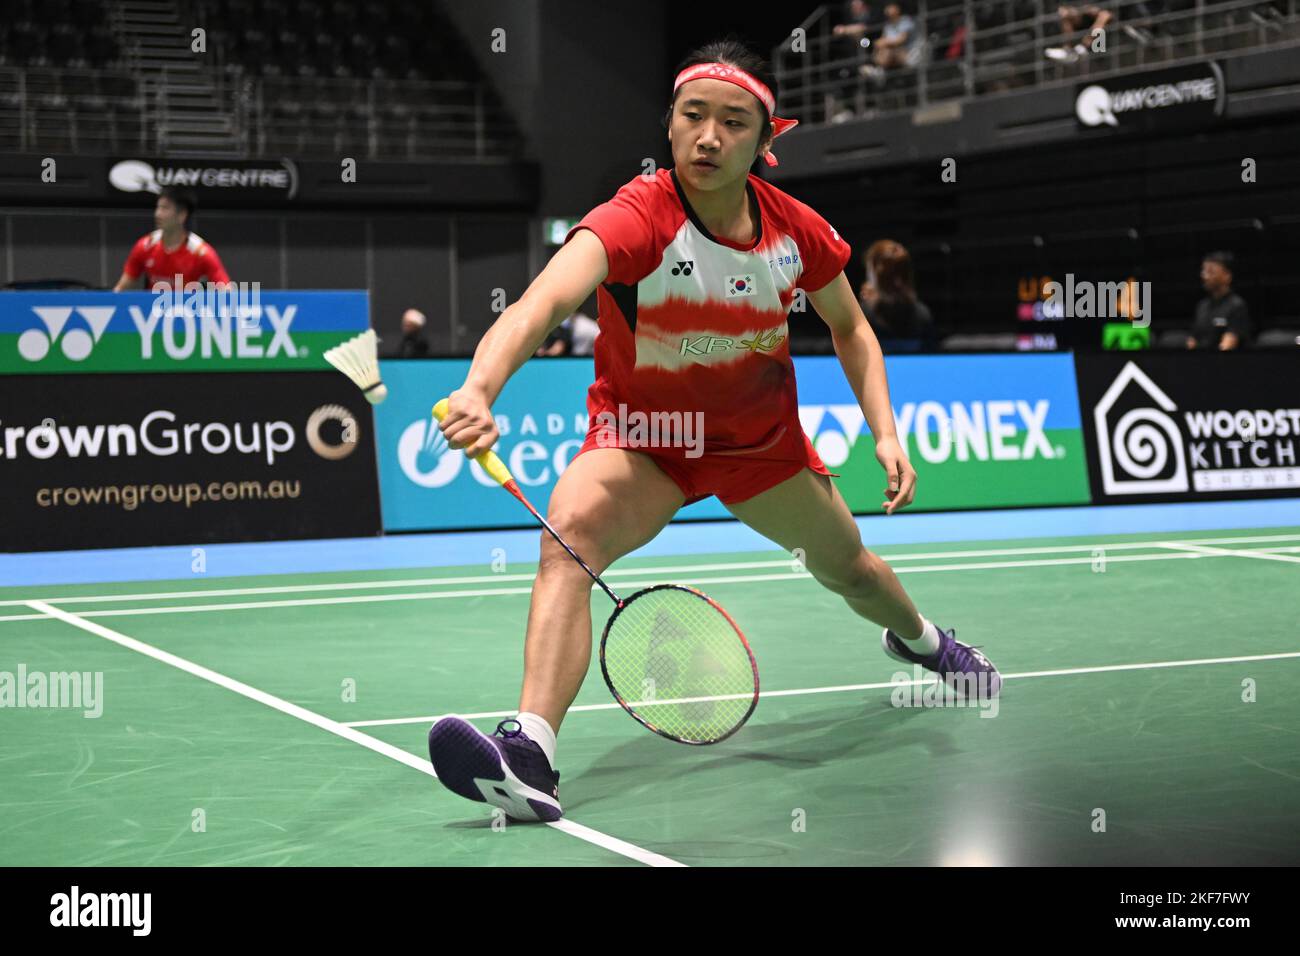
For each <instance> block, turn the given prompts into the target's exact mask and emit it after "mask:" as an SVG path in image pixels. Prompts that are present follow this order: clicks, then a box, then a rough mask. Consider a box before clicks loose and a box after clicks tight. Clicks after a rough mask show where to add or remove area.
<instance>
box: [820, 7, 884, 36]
mask: <svg viewBox="0 0 1300 956" xmlns="http://www.w3.org/2000/svg"><path fill="white" fill-rule="evenodd" d="M879 29H880V17H879V15H878V14H877V13H876V12H875V10H874V9H872V6H871V4H869V3H867V2H866V0H851V2H850V3H849V5H848V15H847V18H846V22H845V23H837V24H835V26H833V27H832V28H831V36H833V37H842V38H847V39H850V40H862V39H863V38H866V37H868V35H869V34H872V33H876V32H877V31H879Z"/></svg>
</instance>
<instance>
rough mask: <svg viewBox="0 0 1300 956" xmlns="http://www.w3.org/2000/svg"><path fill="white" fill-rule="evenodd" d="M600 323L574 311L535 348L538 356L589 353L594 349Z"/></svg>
mask: <svg viewBox="0 0 1300 956" xmlns="http://www.w3.org/2000/svg"><path fill="white" fill-rule="evenodd" d="M599 334H600V325H599V323H597V322H596V320H595V319H593V318H590V317H589V316H586V315H583V314H582V313H581V312H575V313H573V315H571V316H569V317H568V318H567V319H565V320H564V321H563V322H561V323H560V324H559V325H558V326H556V327H555V330H554V331H553V332H551V334H550V335H548V336H547V337H546V339H545V341H543V342H542V344H541V346H540V347H539V348H538V349H537V352H536V353H535V354H536V355H538V356H540V357H546V356H552V355H591V354H593V352H594V350H595V344H596V336H597V335H599Z"/></svg>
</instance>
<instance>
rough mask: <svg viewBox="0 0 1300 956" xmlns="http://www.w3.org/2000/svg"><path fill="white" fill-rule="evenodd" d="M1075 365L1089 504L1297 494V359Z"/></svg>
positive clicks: (1220, 357) (1263, 355) (1110, 360)
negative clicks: (1090, 490) (1089, 483)
mask: <svg viewBox="0 0 1300 956" xmlns="http://www.w3.org/2000/svg"><path fill="white" fill-rule="evenodd" d="M1074 361H1075V366H1076V370H1077V376H1078V381H1079V402H1080V405H1081V406H1082V410H1083V418H1084V421H1085V422H1086V429H1085V434H1086V435H1087V440H1088V468H1089V472H1090V473H1091V476H1092V488H1093V500H1094V501H1096V502H1097V503H1099V504H1101V503H1107V504H1114V503H1117V502H1125V501H1190V500H1208V501H1213V500H1222V499H1224V498H1258V497H1279V496H1290V495H1300V356H1296V355H1293V354H1290V353H1286V352H1181V351H1180V352H1173V353H1161V352H1155V353H1149V354H1148V353H1142V354H1140V355H1133V356H1125V355H1113V354H1112V355H1105V354H1087V353H1081V354H1079V355H1076V356H1075V357H1074Z"/></svg>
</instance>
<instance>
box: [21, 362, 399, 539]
mask: <svg viewBox="0 0 1300 956" xmlns="http://www.w3.org/2000/svg"><path fill="white" fill-rule="evenodd" d="M370 407H371V406H370V405H369V403H368V402H366V400H365V399H364V398H363V397H362V396H361V394H360V393H359V392H358V391H357V389H356V388H355V387H354V386H353V385H352V383H351V382H349V381H348V380H347V379H346V378H344V377H343V376H342V375H339V374H338V373H337V372H334V371H333V370H331V371H329V372H317V373H298V374H283V373H272V374H257V373H244V374H236V375H218V374H194V375H129V374H128V375H60V376H57V377H45V376H21V377H20V376H8V377H3V378H0V487H3V488H4V494H3V495H2V496H0V551H51V550H65V549H80V548H114V547H127V546H139V545H165V544H202V543H206V542H218V541H269V540H286V539H294V538H325V537H329V538H334V537H358V536H366V535H375V534H378V533H379V530H380V523H379V498H378V475H377V473H376V467H375V445H374V426H373V422H372V418H371V413H370Z"/></svg>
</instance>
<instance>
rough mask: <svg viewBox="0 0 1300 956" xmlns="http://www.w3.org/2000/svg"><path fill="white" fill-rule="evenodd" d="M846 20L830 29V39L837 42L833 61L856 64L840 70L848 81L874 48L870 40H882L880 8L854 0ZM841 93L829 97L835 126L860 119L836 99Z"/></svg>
mask: <svg viewBox="0 0 1300 956" xmlns="http://www.w3.org/2000/svg"><path fill="white" fill-rule="evenodd" d="M843 17H844V21H845V22H843V23H837V24H835V26H833V27H831V36H832V37H834V39H833V40H832V42H831V49H830V59H831V61H832V62H833V63H837V64H844V63H845V62H847V63H849V64H853V66H843V65H841V66H840V67H839V68H838V70H837V75H838V77H839V79H841V80H848V79H851V78H852V76H853V75H854V74H853V70H854V69H856V65H857V64H858V63H861V61H862V59H863V58H865V56H866V52H865V51H866V49H867V48H868V47H870V46H871V42H872V41H871V38H872V37H874V36H879V34H880V24H881V19H880V14H879V12H878V10H877V8H876V7H874V6H872V4H870V3H868V2H866V0H851V2H850V3H848V4H846V5H845V7H844V11H843ZM839 92H840V91H838V90H832V91H831V94H830V95H831V97H832V98H833V99H834V101H835V105H834V106H833V107H832V108H831V109H830V110H829V115H830V116H831V122H833V123H843V122H845V121H847V120H851V119H853V118H854V117H855V116H856V115H857V113H856V112H855V110H854V109H853V108H852V107H851V106H850V105H849V104H847V103H843V102H840V100H839V97H838V95H837V94H838V93H839Z"/></svg>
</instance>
